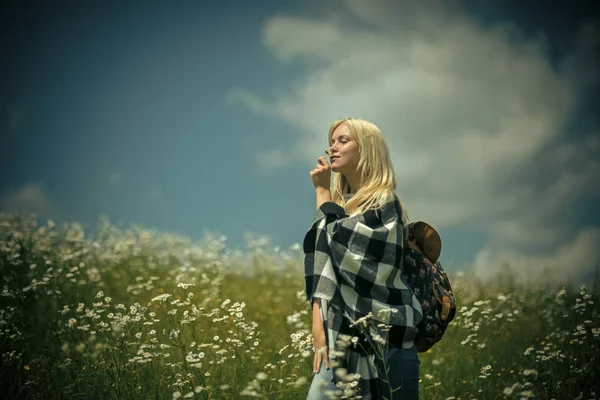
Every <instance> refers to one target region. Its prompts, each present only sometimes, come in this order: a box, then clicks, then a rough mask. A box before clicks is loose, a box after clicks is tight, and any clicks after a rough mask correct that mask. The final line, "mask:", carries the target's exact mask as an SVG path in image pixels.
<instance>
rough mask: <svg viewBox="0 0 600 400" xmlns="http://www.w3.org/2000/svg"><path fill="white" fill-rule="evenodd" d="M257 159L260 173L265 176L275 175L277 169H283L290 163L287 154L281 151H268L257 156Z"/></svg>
mask: <svg viewBox="0 0 600 400" xmlns="http://www.w3.org/2000/svg"><path fill="white" fill-rule="evenodd" d="M255 159H256V163H257V165H258V168H259V172H261V173H263V174H265V175H268V174H270V173H273V172H274V171H275V170H276V169H280V168H283V167H284V166H285V165H286V164H287V162H288V160H287V158H286V155H285V153H284V152H283V150H281V149H271V150H266V151H264V152H262V153H259V154H256V155H255Z"/></svg>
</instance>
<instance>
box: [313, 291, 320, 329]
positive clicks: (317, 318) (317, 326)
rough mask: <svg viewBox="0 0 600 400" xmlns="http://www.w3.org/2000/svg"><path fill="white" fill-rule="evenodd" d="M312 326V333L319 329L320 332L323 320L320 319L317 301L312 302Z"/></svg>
mask: <svg viewBox="0 0 600 400" xmlns="http://www.w3.org/2000/svg"><path fill="white" fill-rule="evenodd" d="M312 325H313V332H314V331H315V330H316V329H320V330H322V329H323V320H322V318H321V309H320V308H319V303H318V302H317V299H315V300H314V302H313V308H312Z"/></svg>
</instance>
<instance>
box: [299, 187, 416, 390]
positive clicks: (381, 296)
mask: <svg viewBox="0 0 600 400" xmlns="http://www.w3.org/2000/svg"><path fill="white" fill-rule="evenodd" d="M402 222H403V221H402V210H401V206H400V202H399V201H398V199H397V197H396V196H395V195H394V196H391V197H390V199H389V200H388V201H387V202H386V203H385V204H384V206H383V207H382V208H380V209H379V210H377V211H367V212H365V213H362V214H359V215H357V216H353V217H349V216H347V215H346V214H345V211H344V209H343V208H342V207H340V206H339V205H337V204H335V203H333V202H326V203H323V204H322V205H321V207H320V208H319V209H318V210H317V213H316V216H315V219H314V221H313V223H312V225H311V227H310V229H309V231H308V233H307V234H306V236H305V237H304V243H303V247H304V254H305V258H304V275H305V284H306V299H307V300H308V301H310V302H311V303H312V301H313V300H317V301H318V302H319V304H320V305H321V312H322V316H323V321H324V322H325V328H326V329H325V332H326V336H327V343H328V346H329V349H330V352H331V349H334V344H335V343H336V340H337V338H338V335H339V334H340V333H345V332H348V327H349V323H353V322H355V321H357V320H358V319H359V318H361V317H365V316H366V315H367V314H369V313H371V314H372V317H371V319H370V323H369V324H368V330H367V331H366V332H365V335H363V339H364V343H363V346H361V348H362V349H361V350H360V351H358V350H352V351H349V350H348V349H347V351H346V352H345V356H344V359H343V360H341V361H342V363H341V365H339V366H338V368H341V367H343V368H345V369H346V370H347V371H348V373H359V374H360V375H361V379H360V380H359V385H358V389H360V395H361V396H362V398H363V399H368V398H377V393H376V391H377V379H378V375H379V374H378V371H377V369H376V368H375V365H376V363H375V360H374V357H375V354H374V351H373V336H374V335H375V334H378V335H381V336H383V337H384V338H385V337H386V334H385V333H383V332H382V330H381V328H380V327H378V326H377V325H378V324H380V323H383V324H388V325H392V326H393V327H394V328H393V331H394V335H393V336H394V337H393V338H392V337H391V336H392V335H390V342H394V343H395V346H396V347H405V348H407V347H412V346H413V345H414V338H415V336H416V334H417V328H416V326H417V325H418V324H419V322H420V321H421V319H422V309H421V305H420V304H419V301H418V300H417V298H416V297H415V296H414V294H413V292H412V290H411V289H410V288H409V287H408V285H407V282H406V276H405V275H404V272H403V268H404V264H403V259H404V248H403V243H404V232H405V230H404V225H403V223H402ZM390 309H391V312H390V311H389V310H390ZM381 310H388V311H387V312H380V311H381ZM333 372H334V377H336V374H335V372H336V371H335V368H334V371H333ZM336 381H337V378H336Z"/></svg>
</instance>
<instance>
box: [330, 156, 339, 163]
mask: <svg viewBox="0 0 600 400" xmlns="http://www.w3.org/2000/svg"><path fill="white" fill-rule="evenodd" d="M338 158H340V156H333V157H331V158H330V159H329V160H330V161H331V162H334V161H335V160H337V159H338Z"/></svg>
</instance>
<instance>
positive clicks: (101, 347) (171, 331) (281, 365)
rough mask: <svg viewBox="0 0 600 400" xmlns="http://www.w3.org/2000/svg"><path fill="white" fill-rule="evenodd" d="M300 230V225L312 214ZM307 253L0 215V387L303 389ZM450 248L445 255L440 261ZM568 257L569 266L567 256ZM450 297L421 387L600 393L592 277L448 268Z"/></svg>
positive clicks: (151, 391)
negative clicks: (552, 279)
mask: <svg viewBox="0 0 600 400" xmlns="http://www.w3.org/2000/svg"><path fill="white" fill-rule="evenodd" d="M307 228H308V227H307ZM302 256H303V254H302V249H301V248H300V246H299V245H296V246H293V247H292V248H290V249H289V250H287V251H282V250H281V249H278V248H271V247H270V246H269V245H268V242H265V241H261V240H260V239H253V240H250V239H249V241H248V248H247V251H246V252H244V253H240V252H233V251H229V250H228V249H227V247H226V241H225V238H224V237H222V236H219V235H213V234H207V235H206V236H205V238H204V239H203V240H202V241H200V242H192V241H191V240H189V239H187V238H185V237H181V236H177V235H173V234H167V233H160V232H156V231H153V230H148V229H142V228H139V227H135V226H134V227H131V228H129V229H127V230H125V229H120V228H118V227H116V226H114V225H111V224H110V223H109V222H108V221H101V223H100V224H99V227H98V230H97V233H96V234H95V235H94V236H93V237H85V235H84V229H83V227H82V226H81V225H79V224H77V223H72V224H67V225H65V226H63V227H61V228H58V227H56V226H55V225H54V223H53V222H52V221H47V223H45V224H43V225H41V226H38V224H37V220H36V218H35V216H33V215H32V216H29V217H27V218H24V217H22V216H18V215H16V214H6V213H5V214H1V216H0V277H1V281H0V349H1V359H0V393H2V396H3V397H4V398H9V399H80V398H81V399H84V398H85V399H169V400H170V399H177V398H183V399H188V398H193V399H239V398H249V397H259V398H265V399H305V398H306V393H307V391H308V387H309V385H310V382H311V379H312V358H313V353H312V337H311V320H310V312H309V311H310V308H309V305H308V303H307V302H306V301H305V297H304V280H303V279H304V278H303V264H302V263H303V257H302ZM442 262H443V259H442ZM565 267H568V266H565ZM450 280H451V283H452V285H453V289H454V292H455V294H456V297H457V302H458V313H457V316H456V319H455V320H454V321H453V323H452V325H451V326H450V328H449V329H448V331H447V333H446V335H445V337H444V339H443V340H442V341H441V342H440V343H438V344H437V345H435V346H434V347H433V348H432V349H431V350H429V351H428V352H427V353H422V354H420V360H421V378H422V379H421V383H420V390H421V398H422V399H575V400H577V399H580V400H583V399H585V400H589V399H598V398H600V387H599V384H598V382H599V381H600V374H599V368H598V363H599V362H600V357H599V356H600V352H599V347H600V318H599V315H598V311H599V308H598V304H599V298H598V297H599V296H598V293H597V291H596V288H595V287H591V288H586V287H585V286H583V287H571V286H569V285H564V286H563V285H562V284H558V283H557V284H549V283H545V284H539V285H536V284H535V280H530V282H529V283H528V284H527V285H526V286H524V285H522V284H520V283H519V282H514V281H513V280H511V278H510V273H509V272H508V273H504V274H500V275H498V276H497V277H496V279H492V280H491V281H489V282H482V281H479V280H478V279H477V278H476V277H474V276H473V275H472V274H465V273H462V274H461V273H450Z"/></svg>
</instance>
